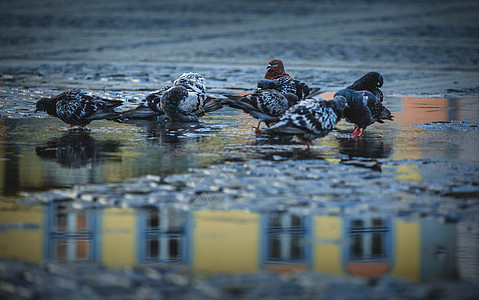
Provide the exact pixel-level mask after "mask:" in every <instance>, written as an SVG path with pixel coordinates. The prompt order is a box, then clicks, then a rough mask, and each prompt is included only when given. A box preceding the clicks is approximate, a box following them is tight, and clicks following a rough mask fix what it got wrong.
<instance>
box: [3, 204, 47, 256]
mask: <svg viewBox="0 0 479 300" xmlns="http://www.w3.org/2000/svg"><path fill="white" fill-rule="evenodd" d="M5 206H6V205H2V211H0V227H1V230H0V257H1V258H10V259H20V260H25V261H30V262H36V263H39V262H41V260H42V245H43V244H42V243H43V208H42V207H41V206H33V207H28V209H24V210H18V209H15V210H8V209H6V207H5ZM15 208H18V206H17V205H15ZM3 209H5V210H3Z"/></svg>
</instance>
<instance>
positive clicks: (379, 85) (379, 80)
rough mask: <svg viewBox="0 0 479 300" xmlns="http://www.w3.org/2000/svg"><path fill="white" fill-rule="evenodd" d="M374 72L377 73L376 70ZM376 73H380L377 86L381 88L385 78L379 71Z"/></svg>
mask: <svg viewBox="0 0 479 300" xmlns="http://www.w3.org/2000/svg"><path fill="white" fill-rule="evenodd" d="M374 73H376V72H374ZM376 74H378V80H377V87H378V88H379V87H382V86H383V83H384V79H383V77H382V76H381V75H380V74H379V73H376Z"/></svg>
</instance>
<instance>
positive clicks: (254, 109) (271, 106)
mask: <svg viewBox="0 0 479 300" xmlns="http://www.w3.org/2000/svg"><path fill="white" fill-rule="evenodd" d="M225 97H227V98H228V99H224V100H223V104H226V105H229V106H231V107H233V108H238V109H242V110H243V111H244V112H246V113H248V114H250V115H251V116H253V117H254V118H256V119H258V126H256V127H255V129H256V131H259V126H260V124H261V122H265V123H266V125H267V126H269V125H270V124H271V123H274V122H278V121H279V118H280V117H281V116H282V115H283V114H284V113H285V112H286V110H287V109H288V108H290V107H291V106H293V105H295V104H296V103H297V102H298V97H296V95H294V94H290V93H286V94H283V93H281V92H279V91H277V90H275V89H264V90H257V91H255V92H254V93H251V94H248V95H246V96H236V95H225Z"/></svg>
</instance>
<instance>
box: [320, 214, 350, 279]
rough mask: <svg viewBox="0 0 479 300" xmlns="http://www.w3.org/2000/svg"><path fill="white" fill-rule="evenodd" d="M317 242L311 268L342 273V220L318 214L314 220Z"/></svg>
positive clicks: (331, 272) (324, 271)
mask: <svg viewBox="0 0 479 300" xmlns="http://www.w3.org/2000/svg"><path fill="white" fill-rule="evenodd" d="M314 224H315V225H314V226H315V227H314V232H315V237H316V240H317V242H316V243H315V246H314V252H313V255H314V257H313V260H314V265H313V270H314V271H318V272H323V273H328V274H342V273H343V271H342V259H341V257H342V250H341V243H340V239H341V238H342V235H343V231H342V221H341V219H340V218H339V217H330V216H318V217H316V218H315V221H314Z"/></svg>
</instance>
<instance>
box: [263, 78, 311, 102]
mask: <svg viewBox="0 0 479 300" xmlns="http://www.w3.org/2000/svg"><path fill="white" fill-rule="evenodd" d="M257 86H258V88H259V89H275V90H277V91H279V92H281V93H283V94H294V95H296V96H297V97H298V99H299V100H300V101H301V100H303V99H305V98H306V97H308V96H309V98H312V97H313V96H316V95H318V94H319V90H320V89H319V88H315V89H310V88H309V87H308V85H307V84H306V83H304V82H301V81H299V80H296V79H292V78H289V77H280V78H277V79H260V80H258V83H257Z"/></svg>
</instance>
